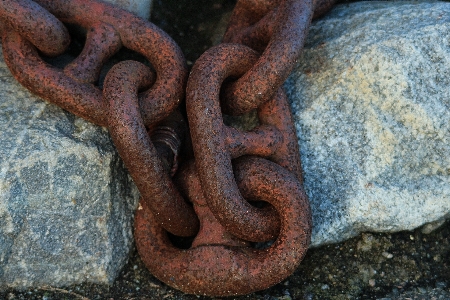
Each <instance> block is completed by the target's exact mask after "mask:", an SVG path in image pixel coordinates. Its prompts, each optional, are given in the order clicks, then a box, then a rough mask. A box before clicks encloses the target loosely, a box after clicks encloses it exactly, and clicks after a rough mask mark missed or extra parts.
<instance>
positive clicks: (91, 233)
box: [0, 55, 138, 290]
mask: <svg viewBox="0 0 450 300" xmlns="http://www.w3.org/2000/svg"><path fill="white" fill-rule="evenodd" d="M137 200H138V192H137V190H136V188H135V186H134V184H133V183H132V182H131V179H130V178H129V176H128V173H127V172H126V170H125V168H124V166H123V163H122V161H121V160H120V158H119V156H118V154H117V152H116V150H115V148H114V146H113V144H112V141H111V140H110V137H109V134H108V132H107V130H106V129H104V128H100V127H97V126H94V125H92V124H90V123H87V122H85V121H83V120H81V119H79V118H76V117H74V116H73V115H72V114H70V113H67V112H64V111H63V110H61V109H59V108H58V107H56V106H54V105H51V104H48V103H46V102H44V101H42V100H40V99H39V98H37V97H34V96H33V95H31V94H30V93H29V92H28V91H27V90H26V89H25V88H23V87H22V86H20V85H19V83H17V82H16V80H15V79H14V78H13V77H12V75H11V74H10V72H9V71H8V70H7V67H6V65H5V64H4V62H3V57H2V56H1V55H0V290H1V289H2V288H5V287H16V288H24V287H32V286H42V285H52V286H61V285H68V284H75V283H80V282H98V283H110V282H111V281H112V280H113V279H114V278H115V277H116V276H117V275H118V273H119V271H120V269H121V267H122V266H123V265H124V264H125V262H126V261H127V259H128V253H129V250H130V248H131V245H132V242H133V236H132V219H133V212H134V210H135V207H136V205H137Z"/></svg>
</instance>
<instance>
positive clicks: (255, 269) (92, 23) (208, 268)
mask: <svg viewBox="0 0 450 300" xmlns="http://www.w3.org/2000/svg"><path fill="white" fill-rule="evenodd" d="M333 3H334V0H314V1H313V0H277V1H268V0H246V1H244V0H238V1H237V4H236V7H235V9H234V10H233V13H232V16H231V19H230V22H229V26H228V28H227V31H226V33H225V36H224V38H223V43H222V44H220V45H218V46H215V47H213V48H211V49H209V50H208V51H206V52H205V53H204V54H203V55H202V56H201V57H200V58H199V59H198V60H197V62H196V63H195V64H194V66H193V67H192V70H191V73H190V75H189V79H188V74H187V67H186V64H185V61H184V57H183V54H182V52H181V50H180V49H179V47H178V46H177V45H176V43H175V42H174V41H173V40H172V39H171V38H170V37H169V36H167V34H165V33H164V32H163V31H162V30H161V29H159V28H158V27H156V26H155V25H154V24H152V23H150V22H148V21H145V20H142V19H140V18H138V17H136V16H134V15H133V14H131V13H129V12H126V11H124V10H122V9H119V8H117V7H114V6H112V5H109V4H106V3H104V2H101V1H100V0H72V1H62V0H57V1H55V0H35V1H32V0H4V1H0V32H1V35H2V49H3V53H4V58H5V62H6V64H7V65H8V67H9V69H10V70H11V72H12V74H13V75H14V77H15V78H16V79H17V80H18V81H19V82H20V83H21V84H23V85H24V86H26V87H27V88H28V89H30V91H32V92H33V93H35V94H36V95H38V96H40V97H42V98H44V99H45V100H47V101H50V102H52V103H55V104H57V105H58V106H60V107H62V108H63V109H66V110H68V111H70V112H72V113H74V114H75V115H77V116H79V117H82V118H84V119H86V120H88V121H90V122H93V123H95V124H97V125H99V126H105V127H107V128H108V130H109V132H110V134H111V136H112V139H113V141H114V144H115V146H116V147H117V149H118V152H119V154H120V156H121V158H122V159H123V161H124V163H125V165H126V166H127V169H128V171H129V173H130V175H131V176H132V178H133V181H134V182H135V184H136V186H137V187H138V189H139V191H140V194H141V199H140V204H139V208H138V210H137V211H136V216H135V240H136V245H137V248H138V251H139V253H140V256H141V258H142V260H143V261H144V263H145V265H146V266H147V267H148V268H149V270H150V271H151V272H152V274H154V275H155V276H156V277H157V278H159V279H161V280H162V281H164V282H165V283H167V284H168V285H171V286H173V287H175V288H177V289H180V290H182V291H183V292H185V293H191V294H202V295H210V296H228V295H239V294H247V293H251V292H253V291H257V290H261V289H265V288H268V287H270V286H272V285H274V284H276V283H278V282H280V281H281V280H283V279H284V278H286V277H287V276H289V275H290V274H292V272H293V271H294V270H295V268H296V267H297V266H298V264H299V263H300V261H301V260H302V259H303V257H304V255H305V252H306V250H307V248H308V245H309V239H310V235H311V214H310V211H309V205H308V201H307V198H306V195H305V193H304V190H303V188H302V170H301V164H300V156H299V151H298V144H297V139H296V134H295V128H294V126H293V121H292V117H291V113H290V108H289V103H288V101H287V98H286V96H285V94H284V92H283V90H282V87H281V85H282V84H283V82H284V81H285V79H286V78H287V76H288V75H289V73H290V72H291V71H292V68H293V66H294V63H295V61H296V59H297V58H298V56H299V54H300V51H301V49H302V47H303V43H304V39H305V37H306V32H307V29H308V26H309V24H310V21H311V19H312V18H313V16H314V17H316V16H319V15H321V14H323V13H324V12H326V11H327V10H328V9H329V7H330V6H331V5H332V4H333ZM64 24H76V25H78V26H81V27H83V28H84V29H85V30H86V32H87V34H86V42H85V45H84V48H83V50H82V52H81V53H80V55H79V56H78V57H76V58H75V59H74V60H73V61H72V62H71V63H69V64H67V65H66V66H65V67H64V68H62V69H59V68H56V67H54V66H51V65H50V64H48V63H46V62H45V61H44V59H43V58H42V57H41V55H44V56H57V55H60V54H62V53H64V52H65V51H66V50H67V48H68V46H69V44H70V40H71V37H70V34H69V32H68V30H67V29H66V27H65V25H64ZM122 47H125V48H127V49H130V50H132V51H134V52H137V53H140V54H141V55H143V56H144V57H145V58H146V59H147V61H148V62H149V64H150V67H149V66H147V65H146V64H143V63H140V62H137V61H122V62H120V63H117V64H116V65H114V66H112V68H111V69H110V70H109V71H108V73H107V75H106V77H105V79H104V82H103V84H102V85H101V84H99V77H100V72H101V70H102V69H104V68H105V64H107V63H108V61H109V60H110V58H111V57H112V56H113V55H114V54H115V53H117V52H118V51H119V50H120V49H121V48H122ZM187 79H188V80H187ZM185 91H186V110H187V119H188V122H189V129H190V135H186V133H187V124H186V122H185V119H184V117H183V115H182V114H181V113H180V112H179V111H178V109H177V107H178V106H179V104H180V103H181V101H182V100H183V98H184V94H185ZM251 110H256V111H257V115H258V118H259V125H258V126H257V127H256V128H254V129H252V130H251V131H247V132H242V131H239V130H237V129H235V128H233V127H231V126H226V125H225V124H224V123H223V115H222V114H223V113H226V114H230V115H242V114H244V113H247V112H249V111H251ZM182 145H184V147H182ZM189 145H191V146H189ZM186 153H193V157H189V155H187V154H186ZM180 157H184V160H180V159H179V158H180ZM179 164H180V165H179ZM178 166H179V168H178ZM249 201H258V202H261V201H263V202H264V203H266V204H265V205H263V207H260V208H258V207H256V206H254V205H252V204H251V202H249ZM167 232H170V233H171V234H173V235H175V236H184V237H193V239H192V243H191V245H190V247H189V248H188V249H180V248H179V247H177V246H175V245H174V244H173V243H172V241H171V240H170V239H169V237H168V234H167ZM267 241H272V242H273V243H272V244H271V245H270V246H267V247H268V248H267V249H262V250H258V249H256V248H255V247H253V246H252V242H267Z"/></svg>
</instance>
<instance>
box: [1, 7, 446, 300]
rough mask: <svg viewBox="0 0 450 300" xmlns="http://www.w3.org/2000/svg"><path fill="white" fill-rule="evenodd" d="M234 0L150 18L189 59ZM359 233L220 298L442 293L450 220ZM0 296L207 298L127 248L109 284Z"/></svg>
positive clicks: (159, 10)
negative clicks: (253, 288) (169, 281)
mask: <svg viewBox="0 0 450 300" xmlns="http://www.w3.org/2000/svg"><path fill="white" fill-rule="evenodd" d="M234 3H235V1H231V0H214V1H211V0H209V1H206V0H202V1H176V0H154V7H153V12H152V21H153V22H154V23H156V24H157V25H158V26H160V27H162V28H163V29H164V30H165V31H166V32H168V33H169V35H170V36H172V37H173V38H174V39H175V40H176V42H177V43H178V44H179V45H180V47H181V49H182V50H183V51H184V54H185V56H186V59H187V60H188V64H192V62H194V61H195V60H196V59H197V58H198V57H199V56H200V55H201V53H202V52H203V51H204V50H206V49H208V48H209V47H210V46H211V45H212V43H213V41H218V40H220V30H219V31H218V30H217V29H216V28H217V27H222V28H223V24H226V17H224V16H226V15H227V12H230V11H231V9H232V8H233V5H234ZM426 231H427V230H426V228H420V229H417V230H415V231H411V232H400V233H395V234H381V233H366V234H362V235H361V236H359V237H357V238H354V239H351V240H348V241H346V242H344V243H340V244H333V245H328V246H323V247H320V248H316V249H311V250H309V252H308V254H307V256H306V258H305V259H304V261H303V262H302V264H301V265H300V267H299V268H298V269H297V270H296V272H295V273H294V274H293V275H292V276H290V277H289V278H287V279H286V280H285V281H283V282H282V283H280V284H278V285H276V286H274V287H272V288H270V289H268V290H265V291H261V292H258V293H255V294H251V295H247V296H242V297H230V298H228V299H267V300H269V299H280V300H282V299H284V300H287V299H305V300H306V299H450V238H449V237H450V221H447V222H446V223H444V224H443V225H442V226H441V227H440V228H438V229H437V230H435V231H433V232H432V233H428V234H426V233H424V232H426ZM0 299H43V300H45V299H48V300H49V299H116V300H117V299H168V300H170V299H180V300H181V299H183V300H184V299H186V300H187V299H212V298H208V297H197V296H190V295H184V294H183V293H181V292H179V291H176V290H174V289H172V288H170V287H167V286H166V285H165V284H164V283H161V282H160V281H158V280H157V279H155V278H154V277H153V276H152V275H151V274H150V273H149V272H148V271H147V270H146V268H145V267H144V265H143V264H142V262H141V260H140V259H139V257H138V255H137V253H136V252H135V251H134V252H133V253H132V255H131V257H130V261H129V263H128V264H127V265H126V266H125V268H124V269H123V271H122V273H121V275H120V277H119V278H118V279H117V280H116V281H115V283H114V284H113V285H112V286H103V285H94V284H83V285H76V286H70V287H65V288H53V287H42V288H39V289H34V290H27V291H14V290H11V291H0Z"/></svg>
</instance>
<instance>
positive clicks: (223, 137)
mask: <svg viewBox="0 0 450 300" xmlns="http://www.w3.org/2000/svg"><path fill="white" fill-rule="evenodd" d="M256 60H257V55H256V53H255V52H254V51H253V50H251V49H250V48H248V47H246V46H242V45H237V44H221V45H219V46H216V47H214V48H211V49H210V50H208V51H207V52H205V53H204V54H203V55H202V56H201V57H200V58H199V59H198V60H197V62H196V63H195V65H194V66H193V68H192V72H191V75H190V77H189V80H188V85H187V92H186V107H187V113H188V119H189V124H190V128H191V138H192V140H193V149H194V155H195V162H196V166H197V170H198V174H199V177H200V181H201V183H202V188H203V192H204V193H205V196H206V197H207V201H208V205H209V207H210V209H211V211H212V212H213V213H214V215H215V216H216V218H217V219H218V220H219V221H220V222H221V224H222V225H224V226H225V227H226V229H227V230H228V231H229V232H231V233H233V234H234V235H237V236H239V237H240V238H243V239H246V240H249V241H255V242H257V241H265V240H268V239H272V238H275V237H276V236H277V234H278V231H279V218H278V215H277V214H275V213H274V212H273V211H272V210H271V209H270V208H267V209H257V208H255V207H253V206H251V205H250V204H249V203H248V202H247V201H246V200H245V199H243V197H242V195H241V193H240V192H239V189H238V187H237V185H236V182H235V180H234V176H233V170H232V165H231V159H232V158H235V157H238V156H241V155H260V156H266V157H268V158H271V159H272V160H273V161H275V162H277V163H280V164H281V165H283V166H285V167H288V168H289V169H290V170H292V171H293V172H294V173H295V175H296V176H297V177H298V179H300V180H301V166H300V160H299V154H298V146H297V142H296V136H295V130H294V127H293V122H292V116H291V113H290V110H289V106H288V103H287V100H286V97H285V96H284V94H283V92H282V91H280V92H279V94H278V95H277V97H275V98H274V99H273V100H271V101H267V102H266V103H264V104H263V105H261V106H260V108H259V109H258V114H259V118H260V123H261V126H259V127H257V128H255V129H254V130H252V131H251V132H248V133H240V132H239V131H237V130H236V129H234V128H229V127H227V126H225V125H224V124H223V118H222V112H221V107H220V99H219V90H220V87H221V86H222V82H223V81H224V80H225V79H226V78H227V77H230V76H232V77H239V76H241V75H242V74H244V73H245V72H246V71H247V70H248V69H249V68H250V67H251V66H252V65H253V64H254V63H255V61H256ZM224 101H228V99H226V100H224ZM261 132H262V133H263V134H261ZM267 133H270V134H267ZM271 137H272V139H270V138H271Z"/></svg>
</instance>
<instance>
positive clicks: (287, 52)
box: [223, 0, 313, 115]
mask: <svg viewBox="0 0 450 300" xmlns="http://www.w3.org/2000/svg"><path fill="white" fill-rule="evenodd" d="M241 2H243V1H239V2H238V5H236V8H235V10H238V9H245V8H244V5H239V3H241ZM276 10H277V11H276V18H275V19H272V18H265V19H264V21H265V22H271V23H272V24H266V25H265V26H262V25H259V27H260V28H267V27H268V26H272V27H273V29H271V30H268V31H269V32H272V31H273V34H272V36H271V37H270V41H269V42H268V45H267V47H266V48H265V50H264V52H263V53H262V55H261V57H260V58H259V60H258V61H257V62H256V63H255V64H254V66H253V67H252V68H251V69H250V70H249V71H248V72H247V73H246V74H245V75H243V76H242V77H241V78H240V79H239V80H238V81H237V82H235V83H234V84H233V85H232V86H231V87H230V88H229V89H228V90H227V92H226V93H227V98H228V99H234V100H233V101H230V102H229V103H228V104H227V105H226V106H224V107H223V109H224V111H225V112H226V113H228V114H237V115H239V114H243V113H246V112H248V111H250V110H252V109H254V108H256V107H258V106H260V105H261V104H262V103H264V102H266V101H268V100H269V99H271V98H272V97H273V96H274V94H275V93H276V91H277V89H278V87H280V86H281V85H282V84H283V82H284V81H285V80H286V78H287V76H288V75H289V74H290V72H291V71H292V68H293V67H294V63H295V60H296V59H297V58H298V56H299V55H300V52H301V50H302V48H303V44H304V41H305V38H306V34H307V31H308V27H309V24H310V22H311V18H312V15H313V3H312V0H283V1H281V3H280V4H279V6H277V7H276ZM242 14H246V12H243V13H242V12H235V13H234V15H236V16H240V15H242ZM242 25H245V24H242ZM236 27H237V26H236ZM236 27H233V28H232V29H233V33H230V34H229V35H228V34H227V35H226V38H225V39H224V42H228V40H229V39H230V40H231V36H235V35H236V33H237V32H238V29H237V28H236ZM234 42H238V41H236V40H234ZM239 42H240V41H239Z"/></svg>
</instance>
